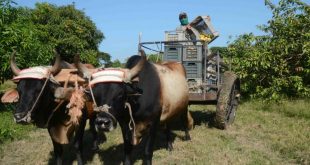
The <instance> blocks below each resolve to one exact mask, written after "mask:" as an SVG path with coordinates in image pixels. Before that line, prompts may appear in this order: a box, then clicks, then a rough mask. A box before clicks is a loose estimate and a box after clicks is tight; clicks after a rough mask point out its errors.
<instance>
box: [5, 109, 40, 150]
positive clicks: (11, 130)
mask: <svg viewBox="0 0 310 165" xmlns="http://www.w3.org/2000/svg"><path fill="white" fill-rule="evenodd" d="M0 116H1V117H0V144H1V143H4V142H6V141H10V140H14V139H21V138H23V137H25V135H26V134H27V132H28V131H31V130H33V129H34V127H33V126H30V125H27V126H25V125H18V124H16V123H15V122H14V120H13V113H12V107H11V106H8V105H7V106H4V105H0Z"/></svg>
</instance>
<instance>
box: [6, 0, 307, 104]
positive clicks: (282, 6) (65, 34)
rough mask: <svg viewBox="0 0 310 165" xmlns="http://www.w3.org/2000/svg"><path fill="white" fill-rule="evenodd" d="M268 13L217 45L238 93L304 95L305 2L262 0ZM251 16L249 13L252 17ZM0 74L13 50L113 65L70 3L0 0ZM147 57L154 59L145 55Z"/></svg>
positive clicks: (37, 60) (22, 55) (24, 63)
mask: <svg viewBox="0 0 310 165" xmlns="http://www.w3.org/2000/svg"><path fill="white" fill-rule="evenodd" d="M265 4H266V6H267V7H268V8H269V9H270V12H272V18H271V19H270V20H269V21H268V22H267V23H266V24H265V25H260V26H258V28H259V29H260V30H262V31H263V32H264V33H265V34H264V35H259V36H256V35H254V34H253V33H249V34H242V35H240V36H238V37H236V38H235V39H234V40H233V41H231V42H230V43H229V44H228V46H227V47H213V48H211V49H212V50H213V51H220V54H221V55H222V56H223V57H224V60H225V61H226V62H227V63H231V67H232V70H233V71H234V72H236V73H237V74H238V75H239V76H240V79H241V89H242V94H243V96H244V97H248V98H264V99H271V100H277V99H280V98H283V97H289V98H300V97H309V96H310V8H309V4H307V3H305V2H303V1H301V0H279V1H278V4H273V3H272V2H271V0H265ZM253 19H255V18H253ZM0 36H1V37H0V79H1V80H6V79H10V78H11V76H12V73H11V71H10V66H9V61H8V59H9V57H10V55H11V53H12V52H13V50H16V52H17V61H18V65H19V66H20V67H21V68H24V67H30V66H36V65H47V64H49V63H50V62H51V59H53V57H54V55H53V50H54V49H56V50H57V52H59V54H60V55H61V56H62V58H63V59H64V60H67V61H69V62H72V58H73V56H74V55H75V54H76V53H80V55H81V60H82V61H83V62H86V63H91V64H93V65H95V66H98V65H100V62H102V63H104V64H105V65H106V66H112V67H119V66H121V65H122V63H121V62H120V61H119V60H115V61H114V62H112V61H111V56H110V55H109V54H108V53H105V52H100V51H99V49H98V47H99V44H100V42H101V41H102V40H103V39H104V34H103V33H102V32H101V31H100V30H98V29H97V27H96V26H95V24H94V23H93V22H92V20H91V19H90V18H89V17H87V16H86V15H85V13H84V12H83V11H81V10H77V9H76V8H75V5H74V3H73V4H71V5H65V6H56V5H52V4H48V3H37V4H36V5H35V7H34V8H33V9H30V8H26V7H18V6H17V4H16V3H15V2H14V1H12V0H0ZM149 59H150V60H152V59H153V60H154V59H157V57H156V56H155V55H150V58H149Z"/></svg>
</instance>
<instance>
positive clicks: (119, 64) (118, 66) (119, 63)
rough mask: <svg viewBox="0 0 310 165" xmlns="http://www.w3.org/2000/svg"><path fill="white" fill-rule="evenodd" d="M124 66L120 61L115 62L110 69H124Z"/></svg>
mask: <svg viewBox="0 0 310 165" xmlns="http://www.w3.org/2000/svg"><path fill="white" fill-rule="evenodd" d="M123 66H124V64H122V63H121V62H120V61H119V60H117V59H116V60H114V61H113V62H112V63H111V64H110V66H108V67H112V68H122V67H123Z"/></svg>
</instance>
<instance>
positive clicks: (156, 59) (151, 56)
mask: <svg viewBox="0 0 310 165" xmlns="http://www.w3.org/2000/svg"><path fill="white" fill-rule="evenodd" d="M147 60H149V61H152V62H154V63H160V62H161V61H162V55H161V54H149V55H147Z"/></svg>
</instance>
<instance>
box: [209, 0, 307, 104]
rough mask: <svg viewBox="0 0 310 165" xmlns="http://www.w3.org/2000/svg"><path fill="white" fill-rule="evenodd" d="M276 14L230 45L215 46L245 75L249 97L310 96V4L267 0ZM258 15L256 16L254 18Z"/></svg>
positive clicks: (234, 69)
mask: <svg viewBox="0 0 310 165" xmlns="http://www.w3.org/2000/svg"><path fill="white" fill-rule="evenodd" d="M265 4H266V6H267V7H268V8H269V9H270V11H271V12H272V18H271V19H270V20H269V21H268V22H267V24H265V25H260V26H258V28H259V29H260V30H262V31H263V32H264V33H265V34H264V35H259V36H256V35H254V34H253V33H249V34H242V35H240V36H238V37H237V38H236V39H235V40H233V41H232V42H231V43H230V44H229V45H228V46H227V47H214V48H212V49H213V51H219V52H220V53H221V54H222V55H223V56H224V58H225V61H226V62H227V63H229V62H231V67H232V70H233V71H234V72H236V73H237V75H239V76H240V78H241V84H242V85H241V87H242V93H243V96H245V97H250V98H264V99H270V100H279V99H281V98H304V97H307V98H309V96H310V7H309V4H307V3H305V2H302V1H301V0H280V1H279V3H278V4H277V5H275V4H273V3H271V1H270V0H265ZM253 19H254V18H253Z"/></svg>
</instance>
